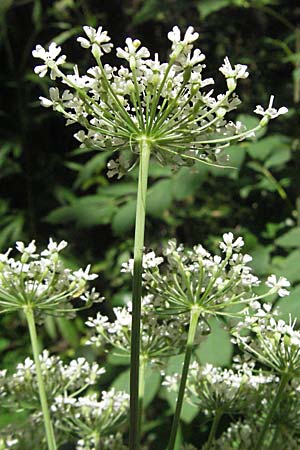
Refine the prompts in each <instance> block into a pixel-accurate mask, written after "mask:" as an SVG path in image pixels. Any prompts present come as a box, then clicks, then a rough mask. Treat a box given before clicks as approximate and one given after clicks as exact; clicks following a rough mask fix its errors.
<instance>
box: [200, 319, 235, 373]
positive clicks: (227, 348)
mask: <svg viewBox="0 0 300 450" xmlns="http://www.w3.org/2000/svg"><path fill="white" fill-rule="evenodd" d="M209 324H210V326H211V330H212V331H211V333H210V334H209V335H208V336H207V338H206V339H205V340H204V341H203V342H202V343H201V344H200V345H199V347H198V349H197V350H196V354H197V356H198V358H199V360H200V361H201V363H202V364H206V363H209V364H213V365H214V366H228V365H230V362H231V357H232V352H233V345H232V343H231V341H230V335H229V333H228V331H226V330H225V329H224V328H223V327H222V326H221V324H220V322H219V321H218V320H217V319H211V320H210V321H209Z"/></svg>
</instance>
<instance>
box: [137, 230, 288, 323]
mask: <svg viewBox="0 0 300 450" xmlns="http://www.w3.org/2000/svg"><path fill="white" fill-rule="evenodd" d="M243 245H244V242H243V239H242V238H241V237H238V238H234V236H233V234H232V233H231V232H229V233H225V234H224V235H223V241H221V242H220V244H219V247H220V249H221V250H222V254H223V255H222V256H220V255H211V254H210V253H209V252H208V251H207V250H206V249H204V248H203V246H202V245H196V246H194V248H193V249H192V250H190V249H185V248H184V246H183V245H179V246H178V245H177V243H176V241H174V240H172V241H169V243H168V245H167V247H166V248H165V249H164V250H163V253H164V256H165V258H164V262H162V261H161V260H158V258H157V257H154V256H153V255H152V258H151V260H152V261H156V262H157V263H156V264H153V265H152V266H150V265H149V266H148V267H145V269H144V280H145V286H146V288H147V289H148V290H149V292H151V293H152V294H153V295H154V296H155V301H156V305H157V307H158V309H161V311H163V312H164V313H166V312H168V310H169V311H170V314H171V315H172V314H178V313H179V314H180V313H185V312H188V311H190V310H191V309H192V308H195V307H197V308H199V310H200V313H201V315H202V316H203V317H204V316H205V315H210V314H212V315H216V314H219V313H220V314H222V315H224V314H225V315H226V314H227V315H228V316H230V315H234V314H233V311H232V310H228V308H229V307H231V306H236V305H239V309H243V308H245V307H247V306H249V305H252V307H253V308H255V307H256V306H257V304H258V305H259V306H260V303H259V302H258V300H259V299H262V298H265V297H266V296H268V295H271V294H275V293H277V294H278V295H279V296H286V295H288V294H289V292H288V290H287V289H286V288H287V287H288V286H289V282H288V281H287V280H286V279H285V278H283V277H280V278H279V280H277V279H276V277H275V276H274V275H271V276H270V277H269V278H268V280H267V282H266V286H267V287H268V288H269V289H268V291H267V292H265V293H264V294H261V295H258V294H257V293H256V292H255V288H256V287H257V286H259V285H260V280H259V279H258V277H256V276H255V275H253V274H252V269H251V267H249V266H248V263H249V262H250V261H251V260H252V258H251V256H250V255H247V254H242V253H241V252H240V250H241V248H242V247H243ZM236 311H237V310H236Z"/></svg>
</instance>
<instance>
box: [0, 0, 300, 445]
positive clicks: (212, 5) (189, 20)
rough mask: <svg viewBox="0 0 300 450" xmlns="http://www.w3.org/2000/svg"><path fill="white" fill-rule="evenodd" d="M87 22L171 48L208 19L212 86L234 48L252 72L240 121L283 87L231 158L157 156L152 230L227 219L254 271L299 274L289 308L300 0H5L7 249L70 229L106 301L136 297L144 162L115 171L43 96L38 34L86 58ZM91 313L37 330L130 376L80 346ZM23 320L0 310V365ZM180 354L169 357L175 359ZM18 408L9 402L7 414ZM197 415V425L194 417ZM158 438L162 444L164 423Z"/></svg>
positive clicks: (193, 232) (77, 254)
mask: <svg viewBox="0 0 300 450" xmlns="http://www.w3.org/2000/svg"><path fill="white" fill-rule="evenodd" d="M297 4H298V6H297ZM86 24H88V25H91V26H95V27H96V26H98V25H103V26H104V28H105V29H107V30H108V31H109V34H110V36H111V37H112V41H113V42H114V44H115V45H116V46H119V45H120V46H122V45H123V42H124V39H125V38H126V37H127V36H128V35H130V36H132V37H136V38H139V39H140V40H141V41H142V42H143V44H144V45H146V46H147V47H148V48H149V49H150V50H151V51H152V52H154V51H155V52H157V51H158V52H159V54H160V55H162V57H164V56H165V55H166V52H167V51H168V46H169V41H168V40H167V38H166V34H167V32H168V31H169V30H170V29H171V28H172V27H173V25H175V24H178V25H179V26H180V27H182V28H185V27H187V26H188V25H193V26H194V27H195V28H196V30H197V31H199V33H200V39H199V42H198V46H199V47H200V48H201V49H202V51H203V52H204V53H205V54H206V56H207V75H208V76H213V77H215V79H216V90H218V88H219V87H221V86H220V83H223V82H224V81H222V76H220V77H219V76H218V74H217V72H218V67H219V66H220V65H221V64H222V62H223V58H224V57H225V56H227V55H228V56H229V57H230V60H231V61H232V63H234V64H236V63H243V64H247V65H248V66H249V71H250V74H251V76H250V78H249V79H247V80H245V81H243V82H241V83H240V88H239V95H240V97H241V99H242V101H243V105H242V108H241V111H242V113H243V120H244V122H246V123H249V124H250V123H252V122H255V120H256V119H255V118H254V117H253V116H251V115H249V113H251V111H252V110H253V109H254V108H255V106H256V105H257V104H262V105H264V106H267V104H268V101H269V96H270V94H275V98H276V104H275V106H278V107H279V106H282V105H284V106H287V107H288V108H289V113H288V115H286V116H284V117H282V118H279V119H277V120H276V121H273V122H272V123H271V124H270V126H269V129H268V130H267V132H266V134H265V135H262V136H260V139H259V140H257V141H253V142H250V141H249V142H246V143H241V144H240V145H238V146H234V147H230V148H229V149H228V154H229V155H230V158H231V163H232V165H234V166H235V167H236V169H235V170H229V169H211V168H207V167H206V166H201V165H197V166H196V168H194V169H193V170H192V171H191V170H190V169H187V168H183V169H181V170H180V171H179V172H177V173H172V172H171V170H170V169H169V168H163V167H160V166H158V165H152V168H151V178H150V190H149V195H148V218H147V232H146V244H147V246H148V247H151V248H159V247H160V245H161V243H162V242H163V241H165V240H166V239H168V238H170V237H177V239H178V240H179V241H182V242H184V243H185V244H190V245H192V244H195V243H199V242H201V243H202V244H203V245H205V246H207V247H208V248H210V249H212V250H213V249H214V248H215V245H216V242H217V240H218V239H219V237H220V236H221V235H222V233H223V232H225V231H228V230H232V231H234V232H235V233H236V234H238V235H242V236H243V237H244V239H245V242H246V251H247V252H249V253H251V254H252V255H253V257H254V260H253V268H254V270H255V272H256V273H257V274H259V275H261V276H263V275H265V274H269V273H275V274H280V275H284V276H286V277H287V278H288V279H289V280H290V281H291V282H292V283H293V288H292V292H291V295H290V298H289V299H288V300H282V302H281V304H280V309H281V312H282V314H283V315H285V316H288V314H289V313H292V314H293V315H296V316H299V314H300V309H299V301H300V270H299V268H300V183H299V174H300V158H299V148H300V140H299V139H300V133H299V114H300V105H299V102H300V6H299V2H297V1H296V0H289V1H286V0H145V1H142V0H124V1H121V0H120V1H118V0H110V1H102V2H99V1H96V0H95V1H92V0H56V1H45V0H1V2H0V58H1V59H0V60H1V69H0V83H1V91H2V95H1V103H0V118H1V120H0V169H1V170H0V185H1V188H0V189H1V197H0V251H4V250H6V249H7V248H8V247H9V246H11V245H12V244H13V243H14V242H15V241H16V240H20V239H23V240H25V241H28V240H31V239H36V241H37V242H38V243H39V244H41V245H42V244H44V243H46V241H47V240H48V237H49V236H52V237H53V238H56V239H65V240H67V241H68V242H69V243H70V247H69V253H67V259H68V263H69V264H70V266H74V267H76V266H84V265H85V264H88V263H92V264H93V271H96V272H99V273H100V274H101V276H100V277H99V281H98V288H99V290H100V291H101V292H102V293H103V294H104V295H105V296H106V298H107V299H108V302H107V304H106V306H104V307H103V308H104V309H105V313H109V314H110V311H111V307H112V306H115V305H119V304H122V303H123V302H124V301H126V300H128V298H130V280H129V279H126V277H125V278H124V276H123V275H122V276H120V273H119V272H120V265H121V263H122V262H123V261H125V260H126V259H127V258H128V257H129V255H130V251H131V248H132V243H133V239H132V237H133V219H134V209H135V192H136V173H135V172H132V173H131V174H130V175H129V176H126V177H125V178H123V179H122V180H120V181H117V180H116V181H111V180H108V179H107V177H106V168H105V167H106V162H107V159H108V158H109V155H106V154H102V153H94V154H93V155H92V157H91V155H90V154H89V155H88V156H86V155H85V154H82V153H80V152H79V151H78V149H76V141H75V140H74V138H73V136H72V135H73V133H74V129H71V127H69V128H65V127H64V124H63V121H62V119H61V117H59V116H58V115H56V114H55V113H54V112H53V111H50V110H46V109H43V108H41V107H40V104H39V100H38V97H39V95H45V94H47V91H48V88H49V86H50V82H49V80H47V79H40V78H39V77H37V76H36V75H34V73H33V66H34V64H35V62H34V61H33V58H32V56H31V51H32V49H33V47H35V45H36V44H37V43H41V44H42V45H44V44H46V43H48V42H51V41H52V40H55V41H56V42H57V43H58V44H60V45H62V46H63V48H64V49H65V52H66V53H67V54H68V55H70V59H72V60H73V61H74V62H78V61H80V66H81V65H82V67H83V68H85V67H87V65H88V64H91V61H84V60H82V53H81V52H80V53H79V45H78V44H77V43H76V39H75V37H76V36H77V35H78V34H80V33H81V27H82V25H86ZM112 58H113V56H111V61H110V62H111V63H113V59H112ZM216 74H217V75H216ZM89 314H92V312H89ZM84 318H85V317H84V315H82V316H81V317H78V318H77V319H75V320H74V321H72V322H66V321H64V320H63V319H59V320H55V321H54V320H53V321H52V320H49V321H48V323H47V333H45V334H44V335H43V336H41V341H42V342H43V345H45V346H48V347H49V348H50V350H51V352H58V351H59V352H63V353H64V354H65V355H66V357H67V356H74V355H75V356H78V355H80V354H85V356H87V357H89V356H90V357H91V358H95V357H96V358H98V359H100V360H101V359H103V358H106V366H107V375H106V380H105V382H106V383H107V384H109V383H113V384H114V385H115V386H118V387H124V386H126V383H127V381H128V369H127V366H126V364H127V361H125V362H124V361H120V360H119V359H118V358H116V357H115V356H114V355H108V357H106V356H104V355H92V354H91V355H89V354H88V352H90V351H91V350H90V349H89V350H87V348H86V347H84V346H83V336H84V325H83V324H84ZM20 323H21V324H22V317H13V316H6V317H1V318H0V327H1V336H0V360H1V366H3V367H13V366H14V365H15V364H16V362H18V361H20V360H21V359H23V358H24V356H25V355H27V354H28V347H27V348H26V342H24V338H23V328H22V325H20ZM212 327H213V333H212V334H211V335H210V336H209V337H208V339H207V340H206V341H204V342H203V343H202V344H201V345H200V346H199V349H198V350H197V354H198V357H199V359H200V360H201V361H202V362H211V363H218V364H221V365H228V364H229V363H230V358H231V344H230V342H229V338H228V336H227V335H226V333H225V332H224V331H223V330H221V328H219V325H218V322H217V321H215V322H213V323H212ZM216 342H217V343H218V345H217V346H216V345H215V344H216ZM220 342H221V345H220ZM24 344H25V345H24ZM179 363H180V359H179V358H173V359H172V361H170V363H169V369H170V367H171V366H172V365H173V366H174V365H177V364H179ZM167 370H168V368H167ZM159 385H160V379H159V375H158V374H157V375H155V376H152V377H151V389H149V391H148V394H149V398H148V403H149V405H150V406H149V411H148V414H149V419H151V418H153V423H152V422H150V428H149V431H150V432H151V427H152V428H153V430H154V431H155V433H154V435H153V436H154V442H155V436H156V435H157V427H158V428H159V427H162V428H161V434H160V436H162V435H163V434H164V432H163V431H162V430H163V429H165V427H164V423H165V421H168V420H169V418H168V414H171V411H172V408H173V407H174V404H173V403H174V401H173V399H172V398H170V397H169V396H168V394H167V393H166V392H164V391H163V390H160V391H159V393H158V390H159ZM157 393H158V397H156V400H155V401H152V400H153V398H154V397H155V396H156V394H157ZM151 401H152V402H151ZM162 402H167V403H166V404H167V405H168V408H167V409H166V411H167V412H166V417H161V419H160V421H159V422H155V421H154V418H155V417H157V411H159V410H161V405H162ZM10 420H12V418H11V417H10V416H7V415H6V414H4V413H3V414H1V419H0V426H1V425H4V424H6V423H8V422H9V421H10ZM184 420H185V425H184V426H183V433H185V434H186V435H189V436H190V439H191V441H192V442H194V443H195V444H196V445H197V444H198V442H197V429H198V426H199V423H200V418H199V415H198V411H197V410H196V409H195V408H191V407H190V406H188V405H185V409H184ZM191 421H194V422H193V427H189V426H188V424H189V423H191ZM193 430H194V431H193ZM204 431H205V428H204ZM160 441H161V442H162V444H161V445H162V447H161V448H164V447H163V445H164V443H163V438H162V437H160ZM155 445H156V446H155V447H153V448H156V449H158V445H159V444H157V443H156V444H155Z"/></svg>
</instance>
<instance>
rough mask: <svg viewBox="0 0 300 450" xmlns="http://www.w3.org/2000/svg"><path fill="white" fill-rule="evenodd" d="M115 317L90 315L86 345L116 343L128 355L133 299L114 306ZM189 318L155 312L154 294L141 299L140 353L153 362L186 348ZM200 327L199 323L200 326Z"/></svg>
mask: <svg viewBox="0 0 300 450" xmlns="http://www.w3.org/2000/svg"><path fill="white" fill-rule="evenodd" d="M113 312H114V314H115V320H114V321H113V322H110V321H109V319H108V317H106V316H103V315H101V314H100V313H98V314H97V316H96V317H95V318H92V317H89V319H88V321H87V322H86V325H87V326H88V327H89V328H91V329H92V331H93V334H92V335H91V336H90V337H89V339H88V341H87V345H95V346H96V347H100V348H103V347H105V346H106V347H107V346H108V348H111V347H113V348H114V350H115V352H116V353H118V352H119V354H121V355H122V356H129V353H130V339H131V303H130V304H128V305H127V306H124V307H116V308H113ZM187 323H188V318H185V317H181V318H171V319H170V318H164V317H163V316H158V315H157V314H156V312H155V302H154V298H153V296H152V295H148V296H146V297H144V298H143V299H142V319H141V354H142V355H143V357H144V358H146V359H147V360H149V362H151V363H155V362H156V361H158V360H159V358H161V357H166V356H171V355H175V354H178V353H180V352H181V351H183V348H184V345H185V342H186V338H187V331H186V325H187ZM200 328H201V327H200V326H199V329H200Z"/></svg>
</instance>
